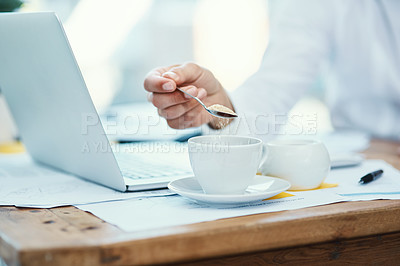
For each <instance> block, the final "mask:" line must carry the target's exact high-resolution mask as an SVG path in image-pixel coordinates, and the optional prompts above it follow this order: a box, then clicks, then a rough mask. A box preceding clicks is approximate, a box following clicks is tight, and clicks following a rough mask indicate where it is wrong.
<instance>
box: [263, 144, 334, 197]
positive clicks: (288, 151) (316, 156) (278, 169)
mask: <svg viewBox="0 0 400 266" xmlns="http://www.w3.org/2000/svg"><path fill="white" fill-rule="evenodd" d="M330 162H331V161H330V158H329V153H328V151H327V149H326V147H325V145H324V144H323V143H322V142H320V141H317V140H290V139H285V140H275V141H272V142H268V143H267V144H266V160H265V161H264V162H263V164H262V165H261V167H260V171H261V173H262V174H263V175H270V176H275V177H280V178H282V179H285V180H287V181H289V182H290V183H291V184H292V186H291V187H290V189H291V190H303V189H313V188H317V187H319V186H320V185H321V183H322V182H323V181H324V180H325V178H326V176H327V175H328V173H329V170H330Z"/></svg>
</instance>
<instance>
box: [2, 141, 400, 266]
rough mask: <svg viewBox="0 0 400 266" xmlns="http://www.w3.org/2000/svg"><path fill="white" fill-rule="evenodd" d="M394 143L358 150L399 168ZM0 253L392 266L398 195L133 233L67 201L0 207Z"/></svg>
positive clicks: (398, 229) (398, 246)
mask: <svg viewBox="0 0 400 266" xmlns="http://www.w3.org/2000/svg"><path fill="white" fill-rule="evenodd" d="M399 147H400V144H399V143H391V142H383V141H373V142H372V144H371V147H370V148H369V149H368V150H367V151H366V152H365V154H366V155H367V157H368V158H381V159H385V160H386V161H388V162H389V163H391V164H392V165H394V166H395V167H397V168H398V169H400V157H399V155H398V154H397V153H398V150H397V149H399ZM399 182H400V180H399ZM171 215H173V214H171ZM160 219H162V217H160ZM0 256H1V257H3V258H4V260H5V261H6V262H7V263H8V264H10V265H19V264H21V265H121V264H124V265H126V264H155V263H173V264H175V265H176V264H178V263H186V264H190V265H207V264H208V265H210V264H217V263H219V264H229V265H232V264H233V265H235V264H241V265H243V264H245V265H253V264H266V263H288V264H296V265H301V264H310V263H312V264H313V265H315V264H327V263H328V264H342V263H357V264H363V265H365V264H378V265H381V264H386V265H399V264H400V200H376V201H366V202H344V203H336V204H330V205H325V206H319V207H312V208H305V209H300V210H293V211H282V212H275V213H265V214H257V215H251V216H245V217H238V218H230V219H223V220H218V221H213V222H206V223H199V224H192V225H185V226H177V227H169V228H161V229H158V230H150V231H143V232H132V233H125V232H122V231H121V230H120V229H118V228H117V227H115V226H112V225H110V224H107V223H105V222H103V221H101V220H100V219H98V218H96V217H94V216H93V215H91V214H89V213H86V212H83V211H81V210H79V209H76V208H74V207H61V208H53V209H27V208H14V207H1V208H0Z"/></svg>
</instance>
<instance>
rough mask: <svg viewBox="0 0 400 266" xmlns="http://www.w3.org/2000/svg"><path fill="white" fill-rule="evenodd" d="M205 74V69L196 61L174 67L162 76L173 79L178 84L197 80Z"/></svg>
mask: <svg viewBox="0 0 400 266" xmlns="http://www.w3.org/2000/svg"><path fill="white" fill-rule="evenodd" d="M202 74H203V69H202V68H201V67H200V66H199V65H197V64H194V63H185V64H183V65H178V66H175V67H172V68H171V69H169V70H168V71H167V72H165V73H163V74H162V77H165V78H169V79H172V80H173V81H175V83H176V84H178V85H182V84H190V83H191V82H194V81H196V80H197V79H199V77H200V76H201V75H202Z"/></svg>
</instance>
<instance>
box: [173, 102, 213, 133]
mask: <svg viewBox="0 0 400 266" xmlns="http://www.w3.org/2000/svg"><path fill="white" fill-rule="evenodd" d="M204 112H205V110H204V108H203V107H202V106H201V105H197V106H196V107H195V108H193V109H192V110H190V111H189V112H187V113H185V114H184V115H183V116H180V117H178V118H176V119H168V120H167V123H168V125H169V126H170V127H171V128H175V129H183V128H189V127H197V126H200V125H202V124H204V123H206V122H205V121H206V119H205V117H206V115H205V114H204Z"/></svg>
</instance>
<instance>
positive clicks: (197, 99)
mask: <svg viewBox="0 0 400 266" xmlns="http://www.w3.org/2000/svg"><path fill="white" fill-rule="evenodd" d="M176 89H177V90H179V91H181V92H183V93H184V94H186V95H189V96H190V97H192V98H193V99H195V100H196V101H198V102H199V104H201V105H202V106H203V107H204V108H205V109H206V110H207V109H208V108H207V106H206V105H205V104H204V103H203V102H202V101H201V100H200V99H199V98H197V97H195V96H193V95H191V94H189V93H187V92H186V91H184V90H182V89H180V88H178V87H177V88H176Z"/></svg>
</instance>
